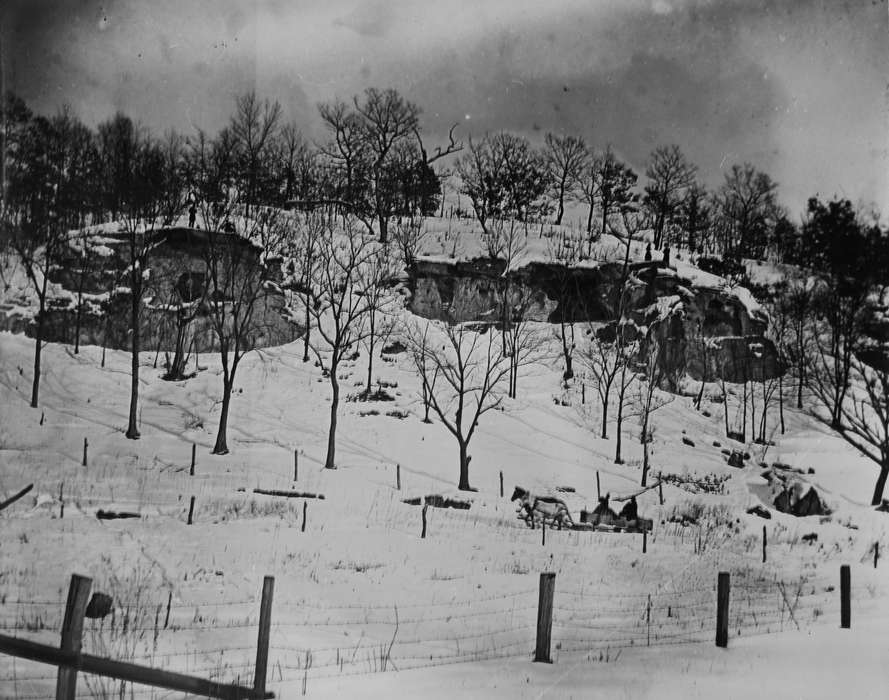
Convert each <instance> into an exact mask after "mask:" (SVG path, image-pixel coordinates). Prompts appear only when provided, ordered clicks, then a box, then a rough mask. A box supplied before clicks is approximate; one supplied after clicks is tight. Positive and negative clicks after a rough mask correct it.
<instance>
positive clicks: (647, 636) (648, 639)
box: [645, 593, 651, 647]
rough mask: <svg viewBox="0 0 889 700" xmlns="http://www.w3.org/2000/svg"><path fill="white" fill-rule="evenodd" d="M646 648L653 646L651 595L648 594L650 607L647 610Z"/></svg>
mask: <svg viewBox="0 0 889 700" xmlns="http://www.w3.org/2000/svg"><path fill="white" fill-rule="evenodd" d="M645 626H646V628H647V631H646V633H645V646H647V647H650V646H651V593H649V594H648V605H647V606H646V608H645Z"/></svg>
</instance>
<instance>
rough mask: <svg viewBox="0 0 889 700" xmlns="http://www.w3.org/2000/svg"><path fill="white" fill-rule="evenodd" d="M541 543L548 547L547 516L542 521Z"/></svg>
mask: <svg viewBox="0 0 889 700" xmlns="http://www.w3.org/2000/svg"><path fill="white" fill-rule="evenodd" d="M540 533H541V534H540V538H541V539H540V544H541V545H543V546H544V547H546V518H543V519H541V521H540Z"/></svg>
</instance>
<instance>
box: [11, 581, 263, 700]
mask: <svg viewBox="0 0 889 700" xmlns="http://www.w3.org/2000/svg"><path fill="white" fill-rule="evenodd" d="M91 585H92V581H91V580H90V579H88V578H85V577H83V576H77V575H74V576H72V577H71V587H70V589H69V592H68V606H67V608H66V610H65V622H64V625H63V629H62V645H61V647H54V646H51V645H49V644H38V643H37V642H32V641H30V640H27V639H21V638H19V637H10V636H8V635H5V634H0V654H7V655H9V656H15V657H18V658H21V659H29V660H31V661H37V662H38V663H44V664H49V665H52V666H58V668H59V679H58V684H57V686H56V700H70V699H71V698H74V693H75V690H76V685H77V673H78V671H83V672H84V673H92V674H95V675H98V676H106V677H108V678H116V679H118V680H122V681H130V682H131V683H138V684H139V685H149V686H154V687H156V688H164V689H166V690H174V691H179V692H182V693H190V694H192V695H198V696H201V697H205V698H219V699H220V700H253V699H257V700H258V699H260V698H274V697H275V694H274V693H270V692H266V690H265V666H266V663H267V659H268V641H269V635H268V630H269V626H270V621H271V605H272V591H273V590H274V578H273V577H271V576H267V577H266V578H265V580H264V582H263V590H262V601H261V604H260V610H261V615H260V616H261V622H260V631H259V646H258V649H257V657H256V658H257V669H256V671H257V673H256V677H255V679H254V687H253V688H249V687H246V686H240V685H235V684H228V683H218V682H216V681H212V680H208V679H206V678H198V677H196V676H188V675H185V674H182V673H174V672H172V671H164V670H162V669H158V668H151V667H149V666H139V665H138V664H133V663H129V662H126V661H115V660H114V659H106V658H104V657H101V656H93V655H92V654H84V653H82V652H81V651H80V641H81V636H82V631H83V616H84V611H85V609H86V599H87V598H88V595H89V589H90V587H91Z"/></svg>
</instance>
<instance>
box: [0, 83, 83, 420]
mask: <svg viewBox="0 0 889 700" xmlns="http://www.w3.org/2000/svg"><path fill="white" fill-rule="evenodd" d="M3 97H4V99H6V97H5V96H3ZM84 132H86V133H84ZM87 137H88V131H86V128H85V127H83V125H82V124H80V123H79V122H78V121H77V120H76V119H74V118H73V117H72V116H71V115H70V113H69V112H68V111H67V110H63V111H61V112H60V113H59V114H58V115H56V116H55V117H53V118H52V119H46V118H44V117H36V118H34V119H32V120H30V121H29V122H27V124H26V125H24V126H23V128H22V133H20V134H19V135H18V138H17V144H16V145H17V148H16V151H15V152H14V153H11V154H9V155H10V158H9V159H8V160H9V162H8V163H7V170H6V176H7V181H6V182H4V188H5V189H4V199H3V202H2V226H3V229H4V230H3V238H4V239H6V240H7V241H8V243H9V244H10V245H11V247H12V249H13V250H14V251H15V252H16V254H17V257H18V260H19V263H20V264H21V266H22V268H23V269H24V271H25V274H26V276H27V278H28V282H29V283H30V287H31V289H32V291H33V292H34V294H35V295H36V297H37V302H38V309H37V314H36V318H35V329H34V331H35V332H34V377H33V382H32V387H31V406H32V407H34V408H36V407H37V405H38V400H39V394H40V376H41V359H42V350H43V344H44V340H43V338H44V334H45V333H44V331H45V329H44V326H45V323H46V315H47V301H48V299H49V294H50V286H49V276H50V274H51V272H52V271H53V270H54V268H55V267H56V266H57V265H58V262H59V259H60V256H61V255H62V253H63V251H64V249H65V247H66V246H67V244H68V229H69V228H71V227H72V226H75V225H77V224H78V223H79V222H80V221H81V218H82V207H83V203H82V201H81V196H80V194H79V193H78V185H79V182H78V180H79V178H80V177H82V176H83V174H84V173H83V165H82V162H83V160H84V156H85V153H84V149H86V148H87V147H88V146H89V139H88V138H87ZM10 144H11V141H10V142H7V143H6V145H10ZM3 155H4V160H6V155H7V154H6V153H5V152H4V154H3Z"/></svg>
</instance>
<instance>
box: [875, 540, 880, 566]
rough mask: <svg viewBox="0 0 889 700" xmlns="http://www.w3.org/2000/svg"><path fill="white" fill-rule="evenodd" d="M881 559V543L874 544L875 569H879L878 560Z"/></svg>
mask: <svg viewBox="0 0 889 700" xmlns="http://www.w3.org/2000/svg"><path fill="white" fill-rule="evenodd" d="M879 558H880V543H879V542H874V568H875V569H876V568H877V560H878V559H879Z"/></svg>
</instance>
